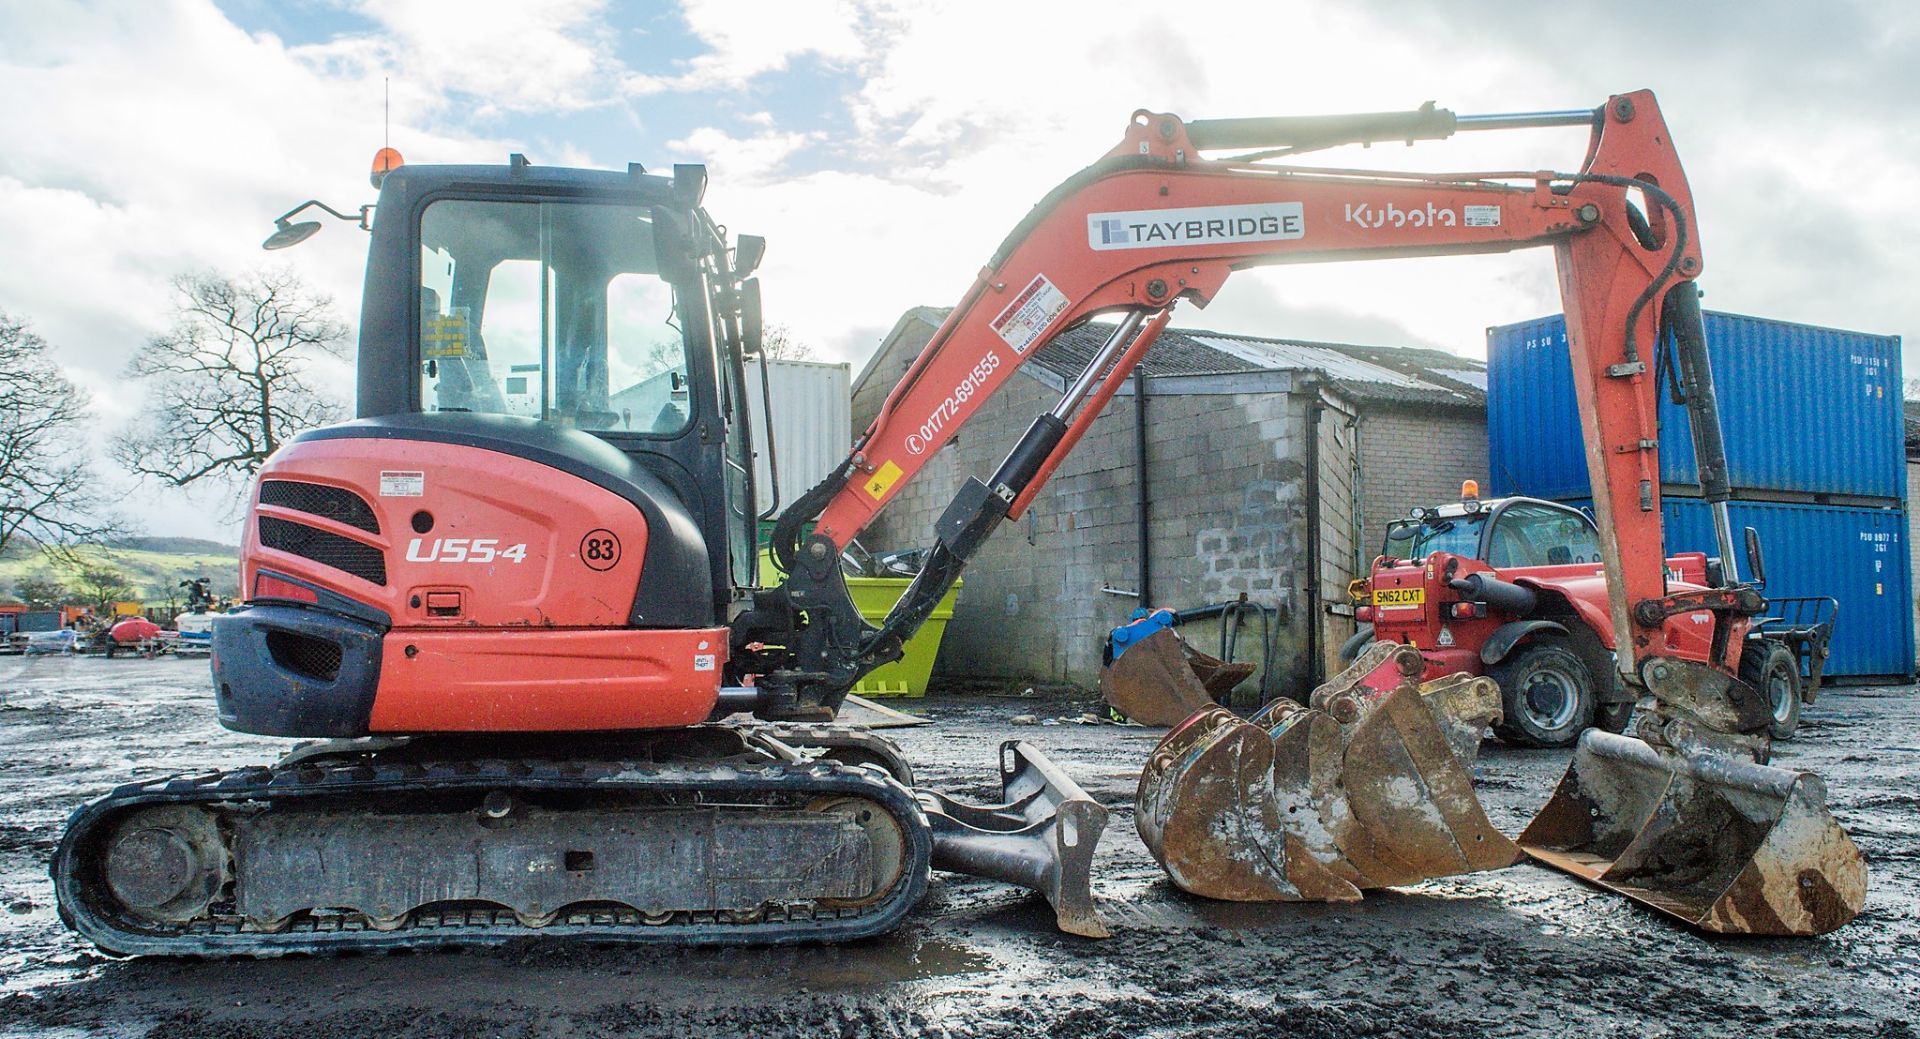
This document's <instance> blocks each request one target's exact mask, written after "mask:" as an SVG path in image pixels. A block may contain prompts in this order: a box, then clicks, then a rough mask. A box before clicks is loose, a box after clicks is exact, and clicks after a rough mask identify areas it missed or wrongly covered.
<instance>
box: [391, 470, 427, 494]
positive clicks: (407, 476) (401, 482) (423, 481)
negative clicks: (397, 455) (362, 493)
mask: <svg viewBox="0 0 1920 1039" xmlns="http://www.w3.org/2000/svg"><path fill="white" fill-rule="evenodd" d="M425 493H427V474H426V473H400V472H392V471H388V470H382V471H381V473H380V497H382V498H418V497H420V496H421V495H423V494H425Z"/></svg>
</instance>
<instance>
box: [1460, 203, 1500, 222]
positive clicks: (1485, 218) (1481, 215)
mask: <svg viewBox="0 0 1920 1039" xmlns="http://www.w3.org/2000/svg"><path fill="white" fill-rule="evenodd" d="M1460 212H1461V214H1462V215H1463V216H1464V217H1465V218H1466V223H1467V226H1468V227H1499V226H1500V207H1499V206H1461V207H1460Z"/></svg>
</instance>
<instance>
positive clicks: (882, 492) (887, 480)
mask: <svg viewBox="0 0 1920 1039" xmlns="http://www.w3.org/2000/svg"><path fill="white" fill-rule="evenodd" d="M899 479H900V467H899V466H897V465H894V464H893V463H892V462H882V463H881V464H880V468H879V470H878V471H877V472H875V473H874V474H873V479H871V480H868V481H867V493H868V494H870V495H872V496H873V500H874V501H879V500H880V499H881V498H884V497H886V495H887V488H889V487H892V486H893V485H894V483H896V482H897V481H898V480H899Z"/></svg>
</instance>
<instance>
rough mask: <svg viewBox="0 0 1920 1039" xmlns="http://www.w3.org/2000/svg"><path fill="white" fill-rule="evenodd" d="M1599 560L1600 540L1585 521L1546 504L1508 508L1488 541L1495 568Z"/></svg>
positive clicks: (1501, 515)
mask: <svg viewBox="0 0 1920 1039" xmlns="http://www.w3.org/2000/svg"><path fill="white" fill-rule="evenodd" d="M1599 561H1600V539H1599V537H1598V536H1597V535H1596V534H1595V533H1594V531H1593V528H1592V527H1591V526H1589V525H1588V524H1587V522H1586V520H1585V519H1583V518H1582V517H1580V516H1577V515H1575V514H1573V513H1570V512H1566V511H1563V510H1561V509H1554V508H1548V507H1547V506H1544V505H1528V504H1524V503H1523V504H1518V505H1509V506H1508V507H1507V508H1505V509H1503V510H1501V512H1500V518H1499V519H1497V520H1495V521H1494V524H1493V530H1492V532H1491V534H1490V535H1489V537H1488V539H1487V563H1488V564H1489V565H1492V566H1496V567H1510V566H1564V565H1567V564H1569V563H1598V562H1599Z"/></svg>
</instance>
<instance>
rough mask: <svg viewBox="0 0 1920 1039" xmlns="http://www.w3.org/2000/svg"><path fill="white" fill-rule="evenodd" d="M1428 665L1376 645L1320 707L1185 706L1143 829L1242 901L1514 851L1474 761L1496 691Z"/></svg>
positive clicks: (1508, 856)
mask: <svg viewBox="0 0 1920 1039" xmlns="http://www.w3.org/2000/svg"><path fill="white" fill-rule="evenodd" d="M1156 637H1157V636H1156ZM1145 645H1146V642H1145V641H1143V642H1142V643H1140V645H1138V646H1135V647H1133V648H1132V649H1130V650H1128V653H1127V654H1126V655H1123V657H1122V658H1121V659H1122V661H1124V660H1125V659H1126V656H1130V655H1131V654H1132V653H1134V652H1137V651H1138V650H1139V649H1140V648H1141V647H1142V646H1145ZM1116 667H1118V664H1116ZM1423 668H1424V662H1423V661H1422V659H1421V657H1420V654H1419V652H1418V651H1416V650H1414V649H1411V648H1409V647H1405V646H1395V645H1392V644H1377V645H1375V646H1372V647H1370V648H1369V649H1368V650H1367V651H1366V652H1365V653H1363V654H1362V655H1361V657H1360V658H1359V659H1358V660H1356V661H1355V662H1354V664H1353V666H1352V667H1349V668H1348V669H1347V670H1346V671H1343V672H1341V673H1340V674H1339V675H1337V676H1335V677H1334V678H1333V679H1332V680H1330V681H1328V682H1327V683H1326V684H1325V685H1323V686H1321V687H1320V688H1319V689H1316V690H1315V691H1314V694H1313V697H1312V703H1313V706H1312V707H1305V706H1301V705H1300V704H1297V703H1294V702H1292V701H1288V700H1282V701H1276V702H1275V703H1274V704H1272V705H1270V706H1269V707H1267V708H1266V709H1265V710H1263V711H1261V712H1260V713H1259V714H1257V715H1255V716H1254V717H1253V718H1252V719H1250V720H1242V719H1240V718H1238V717H1236V716H1235V715H1233V714H1232V713H1231V712H1229V711H1226V710H1224V709H1221V708H1217V707H1210V706H1209V707H1205V708H1203V709H1201V710H1199V711H1198V712H1197V713H1194V714H1192V715H1191V716H1190V717H1188V718H1187V719H1186V720H1185V721H1183V722H1181V724H1179V725H1178V726H1176V727H1175V728H1174V729H1173V730H1172V731H1171V732H1169V733H1168V734H1167V736H1166V738H1165V739H1163V740H1162V741H1161V742H1160V745H1159V746H1158V747H1156V748H1155V750H1154V752H1153V754H1152V756H1151V757H1150V758H1149V760H1148V762H1147V765H1146V767H1145V769H1143V770H1142V772H1141V776H1140V788H1139V792H1138V795H1137V799H1136V809H1137V810H1136V812H1135V821H1136V825H1137V826H1138V828H1139V831H1140V836H1141V839H1142V840H1144V841H1145V842H1146V845H1147V848H1148V849H1149V850H1150V851H1151V852H1152V853H1153V855H1154V858H1155V859H1157V860H1158V861H1159V862H1160V864H1161V865H1162V866H1163V867H1165V868H1166V870H1167V873H1168V875H1169V876H1171V877H1172V878H1173V880H1174V882H1175V883H1176V884H1178V885H1179V886H1180V887H1181V888H1182V889H1184V890H1187V891H1189V892H1192V893H1194V894H1198V895H1204V896H1207V897H1211V898H1223V899H1232V900H1235V901H1326V902H1336V901H1354V900H1356V899H1358V898H1359V897H1360V892H1361V891H1362V890H1364V889H1366V888H1374V887H1384V886H1388V885H1397V884H1410V883H1414V882H1417V881H1420V880H1425V879H1428V878H1430V877H1442V876H1450V875H1453V874H1457V873H1466V872H1472V871H1475V870H1482V869H1498V868H1500V867H1503V866H1509V865H1512V864H1513V863H1515V862H1517V861H1519V859H1520V851H1519V849H1518V848H1517V847H1515V846H1514V844H1513V842H1512V841H1509V840H1508V839H1507V838H1506V837H1505V836H1503V835H1502V834H1501V833H1500V832H1499V831H1497V830H1495V829H1494V828H1493V825H1492V824H1491V823H1490V822H1488V821H1487V817H1486V813H1485V812H1484V811H1482V810H1481V807H1480V802H1479V800H1478V799H1477V798H1476V797H1475V796H1474V793H1473V783H1472V775H1471V772H1470V771H1469V768H1470V766H1471V763H1472V761H1473V757H1474V755H1475V753H1476V752H1477V750H1478V747H1479V742H1480V735H1481V733H1483V732H1484V731H1485V729H1486V726H1487V725H1488V724H1489V723H1491V722H1492V721H1495V720H1497V719H1498V718H1499V717H1500V696H1499V690H1498V688H1497V687H1496V686H1495V685H1494V684H1493V682H1492V681H1490V680H1488V679H1484V678H1478V679H1476V678H1468V677H1466V676H1464V675H1459V676H1454V677H1451V678H1446V679H1441V680H1439V681H1437V682H1431V683H1427V684H1425V685H1421V684H1420V683H1419V676H1420V674H1421V671H1422V670H1423ZM1170 699H1178V697H1177V696H1176V697H1172V698H1170Z"/></svg>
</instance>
